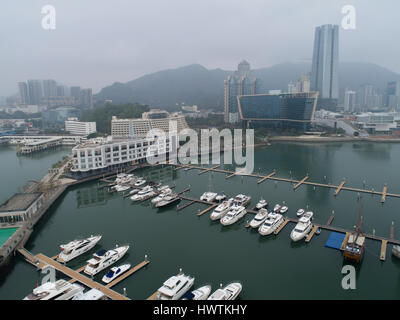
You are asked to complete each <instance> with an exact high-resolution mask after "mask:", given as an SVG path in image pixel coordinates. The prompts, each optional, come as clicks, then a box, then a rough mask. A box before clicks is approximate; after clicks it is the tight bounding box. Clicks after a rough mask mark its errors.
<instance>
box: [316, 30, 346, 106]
mask: <svg viewBox="0 0 400 320" xmlns="http://www.w3.org/2000/svg"><path fill="white" fill-rule="evenodd" d="M338 64H339V26H338V25H331V24H326V25H323V26H319V27H316V28H315V37H314V51H313V60H312V69H311V90H312V91H318V92H319V99H318V105H319V106H321V107H327V108H335V107H336V105H337V99H338V98H339V74H338Z"/></svg>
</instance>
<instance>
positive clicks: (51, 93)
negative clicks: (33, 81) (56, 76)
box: [43, 79, 57, 99]
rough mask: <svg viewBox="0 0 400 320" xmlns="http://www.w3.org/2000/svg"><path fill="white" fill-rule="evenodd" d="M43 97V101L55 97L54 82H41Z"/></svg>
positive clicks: (55, 86)
mask: <svg viewBox="0 0 400 320" xmlns="http://www.w3.org/2000/svg"><path fill="white" fill-rule="evenodd" d="M43 96H44V98H45V99H48V98H49V97H55V96H57V82H56V81H55V80H51V79H49V80H43Z"/></svg>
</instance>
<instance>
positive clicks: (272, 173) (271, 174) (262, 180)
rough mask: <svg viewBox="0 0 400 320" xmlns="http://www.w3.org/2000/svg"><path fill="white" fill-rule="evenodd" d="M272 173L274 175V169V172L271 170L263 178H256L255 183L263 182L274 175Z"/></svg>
mask: <svg viewBox="0 0 400 320" xmlns="http://www.w3.org/2000/svg"><path fill="white" fill-rule="evenodd" d="M274 175H275V171H274V172H271V173H270V174H269V175H267V176H265V177H264V178H262V179H260V180H258V181H257V184H260V183H262V182H264V181H265V180H267V179H269V178H271V177H272V176H274Z"/></svg>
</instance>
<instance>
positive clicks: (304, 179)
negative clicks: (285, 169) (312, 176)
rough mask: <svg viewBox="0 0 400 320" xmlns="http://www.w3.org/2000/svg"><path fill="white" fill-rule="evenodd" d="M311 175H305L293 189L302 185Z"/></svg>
mask: <svg viewBox="0 0 400 320" xmlns="http://www.w3.org/2000/svg"><path fill="white" fill-rule="evenodd" d="M308 178H309V176H305V177H304V178H303V179H301V180H300V181H299V182H297V184H296V185H295V186H294V187H293V190H296V189H297V188H298V187H300V186H301V185H302V184H303V183H304V181H306V180H308Z"/></svg>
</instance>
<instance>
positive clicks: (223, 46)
mask: <svg viewBox="0 0 400 320" xmlns="http://www.w3.org/2000/svg"><path fill="white" fill-rule="evenodd" d="M45 4H47V3H46V2H44V1H42V0H32V1H26V2H25V3H24V9H23V10H22V11H21V7H20V5H19V4H18V3H16V2H12V1H7V3H6V4H3V6H2V13H3V15H2V19H1V20H0V26H1V29H0V30H2V33H1V38H2V41H3V43H4V44H5V43H7V46H3V48H2V57H1V59H0V68H1V70H2V74H3V75H4V76H3V77H2V79H0V96H8V95H11V94H15V93H16V92H17V87H16V86H15V84H16V83H17V82H21V81H23V79H59V80H60V82H62V83H63V84H65V85H69V86H71V85H73V84H74V83H80V84H81V85H82V86H83V87H91V88H93V92H94V93H97V92H98V91H99V90H100V89H101V88H103V87H104V86H107V85H110V84H112V83H113V82H116V81H119V82H126V81H129V80H133V79H136V78H138V77H140V76H143V75H146V74H149V73H152V72H156V71H159V70H164V69H170V68H176V67H180V66H185V65H189V64H193V63H199V64H201V65H204V66H205V67H206V68H208V69H215V68H221V69H224V70H231V66H232V65H235V64H236V63H237V61H240V60H242V59H246V60H248V61H251V63H252V66H253V69H258V68H261V67H268V66H272V65H275V64H278V63H284V62H298V61H308V62H311V59H312V47H313V31H314V28H315V27H316V26H318V25H323V24H338V25H340V23H341V20H342V19H343V16H344V15H343V14H342V12H341V9H342V7H343V5H345V4H346V3H343V2H342V1H339V0H337V1H336V0H334V1H329V2H326V1H325V2H322V1H316V0H311V1H307V2H305V1H296V0H282V1H264V2H262V1H257V2H239V1H228V0H221V1H218V2H215V1H210V0H204V1H201V2H200V1H198V2H194V3H193V2H192V3H185V2H182V1H179V2H178V1H176V0H170V1H168V3H166V2H165V1H160V0H150V1H147V2H143V1H140V2H139V1H129V2H127V1H122V0H116V1H114V2H112V3H111V2H109V1H101V0H98V1H91V0H88V1H85V2H82V3H79V4H78V3H76V4H75V3H74V4H72V3H71V2H69V3H66V2H61V1H54V6H55V8H56V10H57V27H56V30H52V31H45V30H43V29H42V28H41V25H40V22H41V18H42V15H41V13H40V11H41V7H42V6H43V5H45ZM351 5H353V6H354V7H355V9H356V15H357V23H356V29H355V30H343V29H340V34H341V39H340V53H339V55H340V59H341V61H359V62H371V63H375V64H378V65H381V66H383V67H385V68H387V69H389V70H392V71H394V72H397V73H399V72H400V64H399V62H398V56H399V55H400V46H399V45H397V44H396V43H395V42H394V41H393V39H395V38H396V35H397V34H398V33H399V31H400V25H399V24H393V23H392V22H393V21H396V19H397V12H398V9H400V4H399V3H398V2H397V1H394V0H388V1H385V2H373V3H371V2H368V3H367V2H365V1H361V0H354V1H352V3H351ZM154 8H157V9H158V10H154ZM175 15H178V16H179V19H171V17H173V16H175ZM205 17H206V19H205ZM104 21H107V23H106V24H105V23H104ZM149 21H151V23H148V22H149ZM205 21H207V22H206V24H204V22H205ZM238 22H239V23H238ZM144 25H146V28H143V26H144ZM94 35H95V36H94ZM193 35H196V36H195V37H193ZM238 39H240V41H238ZM261 39H262V41H261ZM160 53H161V54H160Z"/></svg>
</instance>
